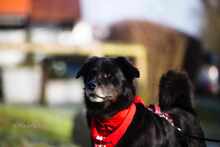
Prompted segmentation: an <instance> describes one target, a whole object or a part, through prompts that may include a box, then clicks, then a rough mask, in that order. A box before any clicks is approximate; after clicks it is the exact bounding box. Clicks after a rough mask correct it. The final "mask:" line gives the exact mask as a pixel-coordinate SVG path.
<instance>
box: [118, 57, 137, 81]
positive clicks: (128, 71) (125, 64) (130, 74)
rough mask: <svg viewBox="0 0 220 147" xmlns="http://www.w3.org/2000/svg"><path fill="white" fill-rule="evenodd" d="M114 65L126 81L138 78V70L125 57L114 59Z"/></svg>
mask: <svg viewBox="0 0 220 147" xmlns="http://www.w3.org/2000/svg"><path fill="white" fill-rule="evenodd" d="M114 60H115V62H116V64H117V65H118V66H119V67H120V68H121V70H122V71H123V73H124V74H125V76H126V77H127V78H128V79H134V78H139V76H140V73H139V70H138V69H137V68H136V67H134V66H133V65H132V63H131V62H129V61H128V59H126V58H125V57H117V58H115V59H114Z"/></svg>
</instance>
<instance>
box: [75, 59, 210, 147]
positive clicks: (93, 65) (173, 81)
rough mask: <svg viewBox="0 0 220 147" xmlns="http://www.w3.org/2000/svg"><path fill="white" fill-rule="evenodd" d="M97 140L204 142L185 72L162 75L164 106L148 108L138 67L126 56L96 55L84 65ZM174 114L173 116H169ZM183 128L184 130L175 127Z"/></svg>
mask: <svg viewBox="0 0 220 147" xmlns="http://www.w3.org/2000/svg"><path fill="white" fill-rule="evenodd" d="M80 76H82V77H83V79H84V84H85V89H84V95H85V104H86V107H87V117H88V124H89V126H90V128H91V137H92V142H93V146H95V147H96V146H97V147H98V146H100V147H113V146H117V147H205V146H206V145H205V142H204V141H199V140H196V139H193V138H190V137H188V136H187V135H193V136H198V137H203V136H204V135H203V132H202V129H201V127H200V124H199V122H198V121H197V119H196V115H195V112H194V110H193V107H192V102H191V99H192V89H191V84H190V82H189V80H188V77H187V76H186V74H184V73H181V72H175V71H169V72H168V73H166V74H165V75H163V76H162V78H161V80H160V92H159V106H160V109H161V111H162V112H161V113H160V114H163V115H160V114H159V115H158V113H155V112H154V110H153V109H149V108H146V107H145V106H144V105H143V103H142V101H141V100H140V98H139V97H136V95H135V87H134V79H135V78H138V77H139V71H138V69H137V68H135V67H134V66H133V65H132V64H131V63H130V62H129V61H128V60H127V59H125V58H123V57H118V58H104V57H92V58H90V59H89V60H88V61H87V62H86V63H85V64H84V65H83V66H82V68H81V69H80V71H79V72H78V74H77V76H76V77H77V78H79V77H80ZM170 120H171V121H170ZM175 127H176V128H180V129H181V130H182V132H184V134H186V135H183V134H182V133H179V132H178V130H177V129H176V128H175Z"/></svg>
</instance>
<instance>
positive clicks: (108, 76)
mask: <svg viewBox="0 0 220 147" xmlns="http://www.w3.org/2000/svg"><path fill="white" fill-rule="evenodd" d="M103 77H104V78H105V79H109V78H111V77H112V75H111V74H104V76H103Z"/></svg>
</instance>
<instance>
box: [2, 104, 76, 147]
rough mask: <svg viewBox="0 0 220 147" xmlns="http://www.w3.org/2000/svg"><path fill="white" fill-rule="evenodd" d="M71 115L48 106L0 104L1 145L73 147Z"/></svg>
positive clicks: (6, 146) (14, 146) (10, 146)
mask: <svg viewBox="0 0 220 147" xmlns="http://www.w3.org/2000/svg"><path fill="white" fill-rule="evenodd" d="M71 120H72V114H71V113H68V112H62V111H60V110H59V111H54V110H52V109H50V108H40V107H30V106H25V107H23V106H5V105H1V106H0V147H54V146H56V147H75V146H74V145H72V144H71V140H70V139H71V130H72V121H71Z"/></svg>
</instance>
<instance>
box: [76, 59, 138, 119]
mask: <svg viewBox="0 0 220 147" xmlns="http://www.w3.org/2000/svg"><path fill="white" fill-rule="evenodd" d="M79 77H83V80H84V85H85V89H84V95H85V103H86V106H87V109H88V112H89V113H92V115H98V116H109V115H113V114H114V113H115V112H117V111H119V110H120V109H123V108H125V107H127V106H129V104H130V103H131V102H132V100H133V97H134V95H135V89H134V86H133V80H134V79H135V78H138V77H139V71H138V69H137V68H135V67H134V66H133V65H132V64H131V63H130V62H129V61H128V60H127V59H126V58H124V57H117V58H105V57H92V58H89V59H88V61H87V62H86V63H85V64H84V65H83V66H82V67H81V69H80V70H79V72H78V73H77V75H76V78H79Z"/></svg>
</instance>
